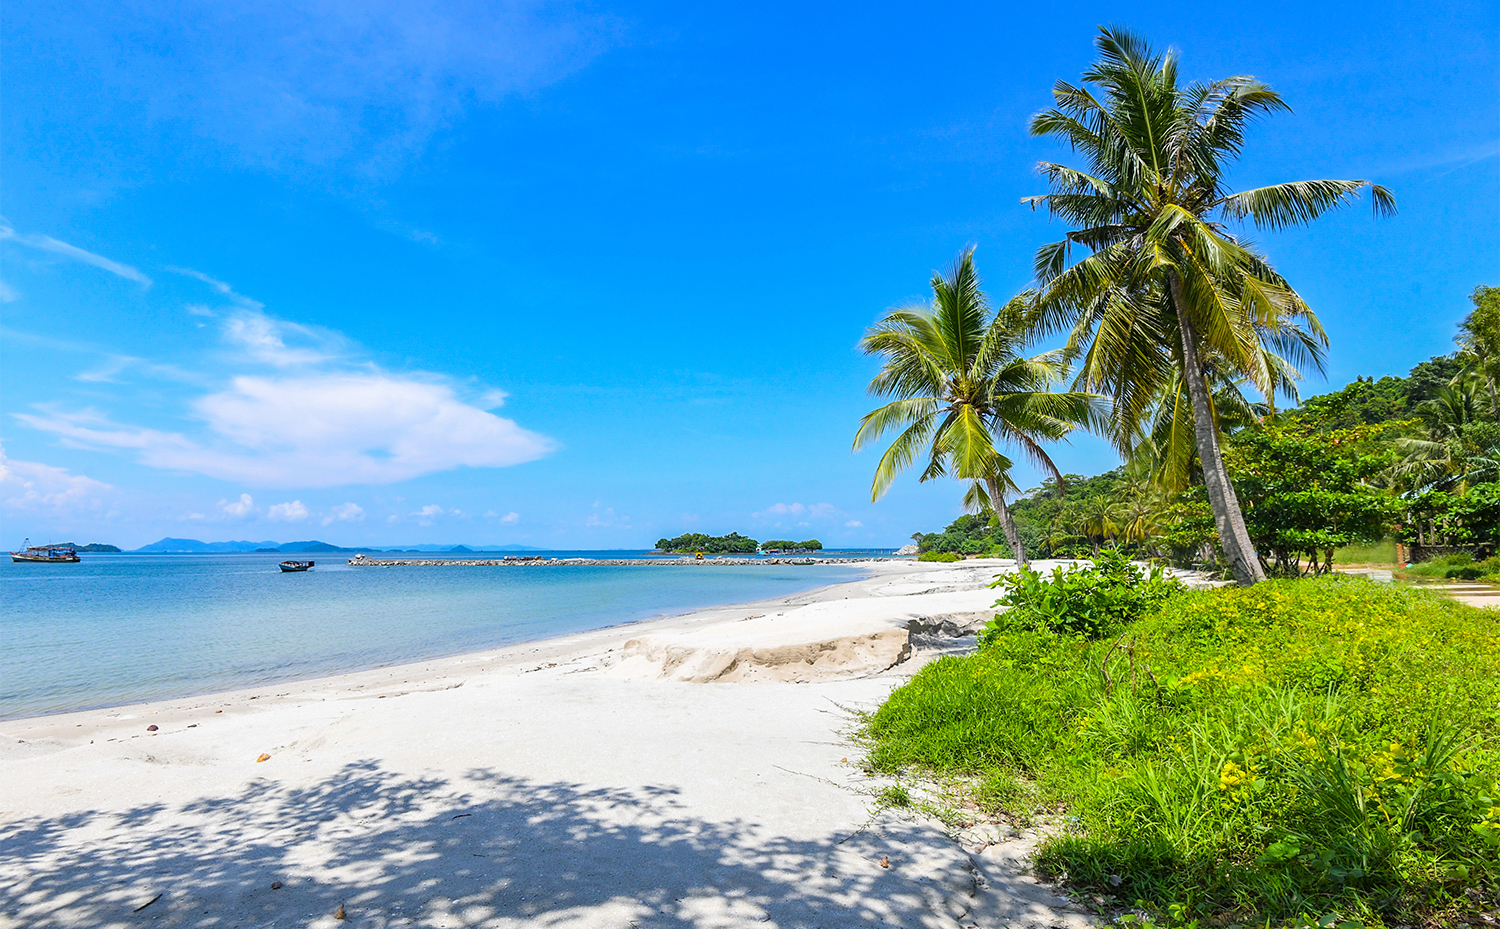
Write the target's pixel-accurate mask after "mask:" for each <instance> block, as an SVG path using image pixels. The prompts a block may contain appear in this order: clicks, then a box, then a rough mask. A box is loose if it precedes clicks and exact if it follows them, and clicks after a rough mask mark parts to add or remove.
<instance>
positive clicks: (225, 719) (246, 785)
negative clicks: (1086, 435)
mask: <svg viewBox="0 0 1500 929" xmlns="http://www.w3.org/2000/svg"><path fill="white" fill-rule="evenodd" d="M1005 564H1008V563H994V562H991V563H980V562H967V563H962V564H959V565H915V564H912V563H909V562H908V563H891V562H885V563H874V564H872V565H871V572H872V575H871V576H870V577H869V578H867V579H865V580H862V581H857V582H854V583H851V584H843V585H838V586H835V587H829V588H824V589H823V590H819V591H812V592H809V593H804V594H799V595H795V596H792V597H787V598H783V599H780V600H775V601H768V602H765V603H758V604H750V605H745V606H739V607H732V608H723V609H715V610H707V611H701V612H698V613H693V614H688V615H686V616H681V617H674V618H671V619H666V620H658V621H654V622H651V623H641V624H635V625H631V626H625V627H619V628H615V629H608V630H601V631H598V632H592V633H586V634H583V635H578V636H571V637H568V638H566V639H557V640H552V641H548V642H543V643H535V644H531V645H523V646H516V647H511V648H507V649H503V650H498V651H494V652H487V653H481V654H475V655H465V656H458V657H455V658H449V659H442V660H437V661H429V662H422V663H420V664H415V665H409V666H404V667H400V668H391V669H382V670H378V671H368V672H361V673H356V674H348V675H342V676H339V677H333V678H324V679H320V680H316V681H307V682H302V683H298V684H291V685H280V686H276V687H267V688H260V689H256V690H249V691H239V692H234V693H226V694H217V695H212V696H207V697H199V698H192V699H183V700H171V701H163V702H160V703H152V704H143V705H138V706H131V707H119V708H114V709H109V710H98V711H90V712H85V713H73V714H65V715H59V716H51V717H42V718H38V719H30V720H14V721H9V722H6V723H0V738H3V743H4V744H3V745H0V783H3V785H4V789H3V791H0V794H3V796H0V925H3V926H6V927H11V926H15V927H21V926H26V927H30V926H90V927H92V926H102V927H112V926H136V925H142V926H144V925H153V926H195V927H209V926H214V927H228V926H236V927H237V926H244V927H271V926H276V927H290V926H360V927H398V926H402V927H404V926H412V927H417V926H422V927H429V926H430V927H440V926H453V927H457V926H494V927H500V926H522V925H527V926H531V925H544V926H568V927H572V926H619V927H627V926H693V927H705V929H706V927H730V926H750V925H755V926H784V927H790V926H857V925H858V926H863V925H899V926H933V927H937V926H949V927H956V926H975V925H977V926H992V925H993V926H1000V925H1010V926H1026V925H1035V926H1055V925H1064V924H1072V925H1083V924H1084V922H1085V920H1084V919H1083V917H1082V916H1080V915H1079V914H1077V913H1076V912H1073V911H1071V910H1069V909H1068V908H1067V905H1066V903H1065V901H1063V900H1061V899H1059V898H1056V897H1055V896H1053V895H1052V894H1051V893H1050V892H1049V891H1048V890H1047V889H1046V888H1045V887H1042V886H1041V885H1039V884H1037V883H1036V882H1034V881H1032V880H1031V879H1029V878H1028V877H1026V876H1025V875H1024V874H1023V873H1022V871H1023V868H1022V867H1021V866H1020V865H1019V864H1018V863H1017V861H1016V860H1015V851H1016V847H1015V846H1013V845H1012V846H1003V847H995V848H990V849H987V850H983V851H979V852H976V851H975V849H974V848H972V847H971V848H968V849H966V848H964V847H963V846H962V845H961V844H960V843H959V842H957V841H955V840H954V839H952V838H950V837H949V836H948V835H947V834H945V832H944V830H943V828H942V827H941V825H940V824H938V823H937V822H936V821H933V820H930V819H926V818H922V817H916V816H912V815H910V814H903V813H896V812H885V813H880V814H878V815H872V810H873V809H874V803H873V800H872V796H871V794H872V790H873V786H874V785H872V783H871V782H870V781H869V780H867V779H866V778H865V777H864V776H863V775H862V774H861V773H860V772H859V770H858V767H857V761H858V748H857V747H856V746H854V745H853V744H852V743H851V742H850V741H849V740H848V738H847V734H848V732H849V731H850V729H851V728H852V726H853V725H854V721H855V717H854V714H855V713H857V712H858V711H860V710H864V709H872V708H873V707H875V706H876V705H878V704H879V702H880V701H881V700H882V699H883V698H884V696H885V695H886V694H887V693H888V692H889V691H890V689H891V687H892V686H894V685H895V684H896V683H899V681H900V680H901V679H902V678H903V677H904V676H905V675H907V674H909V673H911V672H912V671H913V670H914V669H915V668H916V667H917V666H918V665H919V664H920V663H921V662H922V661H923V660H924V659H925V658H926V657H928V656H930V655H931V654H933V653H935V652H937V651H941V650H943V649H951V648H961V647H963V645H964V643H965V642H966V641H971V640H965V639H963V638H962V637H961V635H962V633H963V632H965V631H966V630H968V629H971V628H972V627H973V626H974V625H975V624H977V623H978V622H980V621H982V620H983V619H984V618H987V616H988V615H989V606H990V604H991V603H992V602H993V600H994V592H993V591H990V590H988V589H986V588H985V587H984V586H983V585H984V583H985V582H987V581H988V580H989V579H990V578H991V577H992V576H993V575H994V573H995V571H996V570H998V569H999V568H1000V567H1002V566H1003V565H1005ZM955 636H959V637H955ZM709 682H712V683H709ZM729 682H735V683H729ZM148 726H155V727H157V728H156V729H155V730H154V731H147V727H148ZM262 754H266V755H269V756H270V757H269V760H266V761H263V762H257V761H256V758H258V757H259V756H261V755H262ZM882 860H884V861H885V864H886V866H884V867H883V866H882V864H881V862H882ZM273 883H279V885H280V886H279V887H277V888H275V889H273ZM143 905H145V906H144V908H143V909H140V910H139V911H137V907H142V906H143ZM340 906H342V907H343V908H344V909H343V912H344V914H345V916H346V919H345V920H343V921H339V920H337V919H336V918H335V915H336V913H337V912H338V909H339V907H340Z"/></svg>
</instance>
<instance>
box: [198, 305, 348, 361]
mask: <svg viewBox="0 0 1500 929" xmlns="http://www.w3.org/2000/svg"><path fill="white" fill-rule="evenodd" d="M288 337H293V338H296V339H298V340H299V341H301V342H302V343H303V344H302V345H296V346H289V345H287V343H286V340H287V338H288ZM224 341H226V342H228V343H230V344H231V345H234V346H236V347H237V348H239V349H240V350H242V351H243V352H244V353H245V354H246V355H247V356H248V357H249V358H250V359H251V360H253V361H256V362H259V363H261V364H268V365H272V366H274V367H277V368H288V367H292V366H294V365H315V364H321V363H323V362H327V361H333V360H335V359H337V358H339V357H340V355H341V353H342V352H341V350H342V349H343V348H344V347H345V346H346V345H347V340H346V339H344V338H342V337H341V336H339V335H337V334H336V333H331V332H328V331H326V330H320V329H316V328H313V327H311V326H303V325H299V324H297V323H289V322H287V321H286V320H284V319H276V318H274V317H272V316H269V315H267V314H265V313H262V312H261V311H260V310H251V309H245V310H239V311H237V312H236V313H234V315H232V316H230V317H229V319H227V320H225V322H224Z"/></svg>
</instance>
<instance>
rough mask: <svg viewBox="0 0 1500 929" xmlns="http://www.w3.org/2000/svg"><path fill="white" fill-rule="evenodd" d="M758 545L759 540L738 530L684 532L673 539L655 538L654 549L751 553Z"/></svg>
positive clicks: (661, 550) (664, 550)
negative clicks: (707, 532)
mask: <svg viewBox="0 0 1500 929" xmlns="http://www.w3.org/2000/svg"><path fill="white" fill-rule="evenodd" d="M759 545H760V543H759V542H757V541H755V540H754V539H752V538H749V537H748V536H743V535H740V534H739V533H738V532H731V533H729V534H728V535H704V534H703V533H701V532H686V533H683V534H682V535H680V536H678V537H677V538H675V539H657V540H656V550H657V551H660V552H689V553H697V552H702V553H704V554H705V555H753V554H755V551H756V549H757V548H758V547H759Z"/></svg>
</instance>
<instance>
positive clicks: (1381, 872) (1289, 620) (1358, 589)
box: [867, 578, 1500, 925]
mask: <svg viewBox="0 0 1500 929" xmlns="http://www.w3.org/2000/svg"><path fill="white" fill-rule="evenodd" d="M1496 733H1500V613H1496V612H1495V611H1492V610H1480V609H1477V608H1474V607H1468V606H1463V605H1461V604H1457V603H1454V602H1452V601H1451V600H1448V599H1446V598H1444V597H1442V596H1440V595H1438V594H1436V593H1434V592H1429V591H1424V590H1419V589H1412V588H1397V587H1392V586H1390V585H1381V584H1376V583H1373V582H1370V581H1366V580H1359V579H1345V578H1328V579H1320V580H1302V581H1270V582H1266V583H1263V584H1257V585H1255V586H1254V587H1250V588H1243V589H1242V588H1220V589H1216V590H1210V591H1192V592H1185V593H1181V594H1178V595H1175V596H1171V597H1169V598H1168V599H1166V600H1165V601H1164V602H1163V604H1162V606H1161V608H1160V610H1159V611H1158V612H1156V613H1154V614H1151V615H1148V616H1146V617H1144V618H1142V619H1139V620H1137V621H1135V622H1133V623H1129V624H1127V625H1125V626H1124V627H1123V628H1121V630H1120V634H1119V635H1117V636H1113V637H1109V638H1102V639H1089V638H1087V637H1085V636H1082V635H1075V634H1058V633H1056V632H1053V631H1052V630H1051V629H1049V628H1046V627H1045V626H1042V625H1040V624H1036V623H1032V624H1021V623H1015V624H1012V625H1010V626H1006V627H999V628H996V629H995V630H994V631H993V633H992V634H991V635H990V636H989V637H988V638H987V640H986V645H985V647H984V648H983V649H981V650H980V651H979V652H978V653H976V654H974V655H970V656H965V657H958V658H943V659H940V660H938V661H936V662H933V663H932V664H930V665H928V666H927V667H925V668H923V669H922V670H921V671H920V672H919V673H918V674H917V675H916V676H915V677H914V678H913V679H912V680H911V681H910V682H909V683H907V684H906V685H904V686H902V687H900V688H898V689H897V690H896V691H894V692H893V693H892V694H891V696H890V698H889V699H888V700H887V701H886V703H885V704H884V705H883V706H882V707H881V708H880V709H879V710H878V711H876V712H875V713H874V714H873V715H872V716H871V717H870V719H869V721H868V726H867V735H868V737H869V739H870V754H869V764H870V765H871V766H872V767H873V768H874V769H875V770H879V771H888V772H895V771H900V770H902V769H906V768H914V769H918V770H927V771H931V772H935V773H940V774H967V775H973V776H976V777H977V778H978V781H979V785H980V786H979V787H978V789H977V791H976V792H977V794H978V795H979V799H980V801H981V803H986V802H987V803H989V804H991V805H994V806H997V807H1000V808H1002V809H1008V810H1010V811H1011V812H1016V813H1023V814H1024V813H1030V812H1033V811H1034V810H1035V809H1036V806H1037V804H1039V803H1044V804H1047V805H1048V807H1049V808H1055V806H1056V805H1061V806H1062V807H1064V808H1065V809H1066V812H1067V814H1068V816H1069V820H1068V822H1069V823H1070V824H1071V826H1070V828H1066V829H1061V830H1056V831H1054V832H1053V833H1052V835H1051V837H1050V838H1048V839H1047V840H1046V841H1045V842H1044V843H1043V845H1042V846H1041V848H1040V850H1039V854H1038V865H1039V866H1040V867H1041V868H1042V869H1043V870H1044V871H1045V872H1047V873H1050V874H1052V875H1055V876H1057V877H1060V878H1062V879H1064V880H1066V881H1067V882H1069V883H1070V884H1071V885H1073V886H1074V887H1075V888H1078V889H1081V890H1085V891H1088V892H1090V893H1094V894H1102V895H1110V896H1112V897H1114V899H1115V900H1116V901H1118V902H1120V903H1123V904H1131V903H1133V902H1134V901H1136V900H1137V899H1140V900H1144V901H1147V903H1148V904H1149V907H1148V908H1151V909H1155V910H1157V911H1159V912H1162V913H1167V912H1169V911H1170V912H1173V913H1174V914H1176V915H1177V917H1178V918H1179V920H1182V921H1186V920H1188V919H1189V918H1190V917H1191V918H1198V917H1205V918H1210V919H1214V920H1221V921H1223V922H1234V923H1241V924H1249V923H1251V922H1256V921H1262V922H1264V921H1267V920H1269V921H1271V922H1272V923H1279V924H1283V925H1292V924H1300V923H1299V920H1301V921H1303V922H1305V921H1306V918H1305V914H1308V913H1311V914H1313V918H1317V916H1318V915H1319V914H1336V915H1337V916H1338V918H1340V919H1356V920H1360V921H1363V922H1365V923H1366V924H1380V923H1383V922H1388V923H1392V924H1395V923H1410V924H1415V923H1416V922H1418V921H1422V920H1424V917H1423V915H1422V914H1424V913H1432V912H1435V911H1437V910H1441V909H1444V908H1458V909H1460V910H1461V909H1462V908H1464V907H1466V906H1467V907H1472V906H1474V905H1476V904H1473V903H1472V902H1470V901H1471V900H1472V899H1475V898H1471V897H1469V896H1467V895H1466V891H1470V890H1472V891H1473V892H1474V893H1475V894H1478V895H1479V898H1478V899H1482V898H1483V897H1484V896H1485V895H1487V894H1494V893H1495V890H1496V886H1497V882H1500V864H1497V860H1500V795H1497V792H1496V786H1495V783H1496V777H1497V775H1500V756H1497V753H1496V748H1497V746H1496ZM1021 785H1024V789H1023V787H1022V786H1021Z"/></svg>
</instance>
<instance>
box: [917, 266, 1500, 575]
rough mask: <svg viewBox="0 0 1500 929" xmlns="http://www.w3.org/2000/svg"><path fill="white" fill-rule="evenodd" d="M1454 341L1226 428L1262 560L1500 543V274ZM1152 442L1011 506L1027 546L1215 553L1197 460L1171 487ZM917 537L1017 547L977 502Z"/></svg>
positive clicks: (1480, 551) (1051, 551) (950, 548)
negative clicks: (1361, 548) (1405, 364)
mask: <svg viewBox="0 0 1500 929" xmlns="http://www.w3.org/2000/svg"><path fill="white" fill-rule="evenodd" d="M1471 300H1472V301H1473V304H1474V309H1473V312H1472V313H1470V315H1469V316H1468V317H1467V318H1466V319H1465V320H1464V322H1463V323H1462V324H1461V326H1460V331H1459V336H1458V338H1457V340H1456V341H1457V342H1458V346H1459V348H1458V350H1457V351H1455V352H1453V353H1451V354H1448V355H1441V356H1438V357H1435V358H1431V359H1428V360H1427V361H1424V362H1421V363H1420V364H1418V365H1416V366H1415V367H1413V368H1412V369H1411V372H1410V373H1409V374H1408V375H1407V376H1406V377H1393V376H1387V377H1382V378H1380V379H1379V380H1376V379H1374V378H1367V377H1360V378H1357V379H1356V380H1355V381H1354V382H1353V383H1351V384H1349V385H1347V386H1345V387H1344V388H1342V389H1340V390H1337V391H1333V392H1330V393H1326V394H1322V395H1319V396H1315V397H1310V398H1308V399H1307V400H1306V401H1305V402H1303V403H1301V404H1300V405H1298V406H1295V407H1292V408H1290V409H1286V410H1275V409H1272V408H1270V407H1268V406H1261V407H1259V408H1258V409H1255V410H1253V412H1255V413H1256V414H1258V415H1255V416H1252V417H1251V418H1250V419H1248V420H1246V421H1245V422H1243V423H1239V424H1236V425H1233V426H1231V427H1230V428H1229V429H1227V430H1226V433H1227V434H1226V436H1225V439H1224V443H1223V455H1224V460H1225V463H1226V467H1227V470H1228V472H1229V474H1230V476H1231V479H1232V483H1233V487H1234V490H1235V492H1236V495H1237V496H1238V498H1239V500H1240V502H1241V504H1242V508H1243V513H1244V519H1245V524H1246V530H1247V534H1248V535H1249V537H1250V539H1251V541H1252V542H1253V544H1254V546H1255V550H1256V552H1257V554H1258V558H1259V560H1260V561H1261V563H1262V567H1263V569H1264V570H1266V571H1267V572H1269V573H1273V574H1283V575H1284V574H1307V573H1323V572H1326V571H1328V570H1330V569H1331V566H1332V560H1333V554H1334V551H1335V550H1336V549H1338V548H1340V547H1343V546H1346V545H1354V544H1359V543H1367V542H1371V541H1376V540H1379V539H1380V538H1382V537H1383V536H1386V535H1389V534H1394V535H1395V536H1396V537H1397V538H1398V539H1399V540H1401V541H1403V542H1406V543H1408V544H1416V545H1419V546H1422V547H1423V548H1424V549H1439V550H1441V549H1442V548H1445V547H1454V548H1462V549H1467V550H1470V551H1472V552H1474V553H1475V554H1476V555H1478V556H1480V557H1483V556H1484V555H1487V554H1489V553H1492V552H1493V551H1495V549H1496V548H1497V547H1500V403H1497V402H1496V400H1495V394H1493V393H1492V389H1493V388H1494V386H1495V365H1494V364H1493V358H1494V354H1493V353H1494V348H1493V346H1497V345H1500V288H1493V287H1480V288H1477V289H1476V290H1475V291H1474V293H1473V294H1472V295H1471ZM1152 451H1153V449H1152V448H1150V447H1145V448H1143V449H1142V450H1141V454H1138V455H1137V456H1136V457H1135V458H1133V459H1132V460H1131V461H1129V462H1127V464H1126V465H1123V466H1121V467H1119V468H1116V469H1114V470H1113V471H1109V472H1107V473H1105V474H1101V475H1097V476H1094V477H1089V478H1084V477H1080V476H1078V475H1066V476H1065V477H1064V478H1063V480H1061V481H1058V480H1057V479H1055V478H1049V479H1048V480H1047V481H1045V482H1043V484H1042V485H1041V486H1040V487H1037V488H1033V489H1032V490H1029V491H1027V492H1026V493H1025V495H1024V496H1023V497H1022V498H1021V499H1020V500H1018V501H1017V502H1015V503H1014V504H1012V505H1011V507H1010V510H1011V513H1012V515H1013V518H1014V520H1015V523H1016V527H1017V530H1018V533H1019V535H1020V537H1021V539H1022V543H1023V545H1025V546H1026V548H1027V549H1028V550H1030V551H1032V552H1034V553H1035V554H1036V556H1038V557H1086V556H1091V555H1094V554H1097V553H1098V552H1099V551H1100V550H1101V549H1104V548H1106V547H1109V548H1125V549H1129V550H1132V551H1135V552H1137V553H1139V554H1142V555H1147V556H1156V557H1161V558H1166V559H1170V560H1172V561H1174V562H1177V563H1181V564H1202V563H1205V562H1208V563H1213V562H1217V561H1219V559H1220V558H1221V557H1222V556H1221V555H1220V553H1219V551H1218V541H1219V540H1218V535H1217V526H1216V525H1215V520H1214V518H1213V513H1212V508H1211V504H1210V501H1209V500H1208V497H1207V493H1206V490H1205V488H1204V487H1203V485H1202V483H1201V481H1200V480H1199V479H1197V477H1196V475H1197V473H1198V472H1197V462H1196V459H1195V458H1194V459H1193V460H1191V461H1190V462H1189V464H1190V469H1189V470H1190V475H1189V480H1188V482H1187V486H1186V487H1185V488H1183V489H1181V490H1178V491H1175V492H1166V491H1164V489H1163V488H1162V487H1161V483H1160V481H1159V480H1156V479H1154V477H1153V473H1152V465H1153V461H1152V460H1151V454H1150V453H1151V452H1152ZM918 545H919V548H920V549H921V550H922V551H924V552H925V551H937V552H955V553H960V554H987V553H993V554H999V555H1002V556H1005V557H1009V556H1010V546H1009V544H1008V542H1007V540H1006V538H1005V536H1004V533H1003V532H1001V531H1000V529H999V526H998V524H997V521H996V520H995V519H994V518H993V516H992V515H991V514H990V513H989V512H988V511H984V510H983V509H982V508H981V512H980V513H979V514H978V515H964V516H961V517H959V518H958V519H956V520H954V522H953V523H951V524H950V525H949V526H948V527H947V528H946V529H945V530H943V531H942V532H938V533H927V534H925V535H922V536H921V538H920V540H919V542H918Z"/></svg>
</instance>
